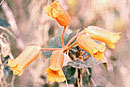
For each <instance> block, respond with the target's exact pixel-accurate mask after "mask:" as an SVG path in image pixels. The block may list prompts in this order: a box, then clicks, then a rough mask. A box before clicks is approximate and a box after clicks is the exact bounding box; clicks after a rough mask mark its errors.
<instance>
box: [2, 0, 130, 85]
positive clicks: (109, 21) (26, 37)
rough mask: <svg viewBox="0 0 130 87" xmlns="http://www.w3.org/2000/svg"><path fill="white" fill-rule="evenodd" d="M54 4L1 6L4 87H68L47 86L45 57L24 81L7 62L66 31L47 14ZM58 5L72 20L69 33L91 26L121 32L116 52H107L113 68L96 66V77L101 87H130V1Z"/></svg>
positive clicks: (30, 1) (34, 0)
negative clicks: (30, 46)
mask: <svg viewBox="0 0 130 87" xmlns="http://www.w3.org/2000/svg"><path fill="white" fill-rule="evenodd" d="M53 1H55V0H5V1H4V2H3V3H1V6H0V57H1V60H0V87H65V83H54V84H50V83H47V82H46V80H45V78H46V75H45V72H44V71H43V70H44V69H45V68H46V67H48V59H46V57H45V56H44V55H42V54H41V55H40V57H39V58H37V59H36V60H35V61H34V62H33V63H31V64H30V65H29V66H28V67H27V68H26V69H25V70H24V73H23V75H22V76H20V77H19V76H15V75H12V72H11V70H10V68H9V67H8V66H7V60H8V59H9V58H10V57H12V58H15V57H16V56H17V55H18V54H19V53H20V52H21V51H22V50H23V49H24V48H25V47H26V46H28V45H40V46H42V47H46V46H47V45H48V41H49V39H50V38H52V37H54V36H55V35H56V34H57V33H58V31H59V30H60V29H62V27H61V26H59V25H58V24H57V22H56V21H55V20H54V19H51V18H50V17H48V16H47V15H46V14H45V7H46V6H47V5H49V4H51V3H52V2H53ZM57 1H59V2H60V4H61V5H62V6H63V8H64V9H65V10H67V11H68V12H69V14H70V16H71V23H70V25H69V26H68V27H67V28H68V30H69V32H72V31H74V30H77V29H80V30H83V29H84V28H86V27H87V26H90V25H94V26H98V27H101V28H104V29H106V30H109V31H112V32H121V38H120V40H119V42H118V43H116V48H115V49H114V50H111V49H107V50H106V52H105V56H106V58H107V60H108V65H109V66H108V67H107V69H106V68H105V67H104V66H103V65H95V66H93V67H92V77H93V80H94V81H95V84H96V85H97V87H130V75H129V73H130V0H57ZM0 2H2V0H0ZM69 32H68V33H69ZM45 84H46V85H45ZM69 87H74V85H73V84H70V85H69Z"/></svg>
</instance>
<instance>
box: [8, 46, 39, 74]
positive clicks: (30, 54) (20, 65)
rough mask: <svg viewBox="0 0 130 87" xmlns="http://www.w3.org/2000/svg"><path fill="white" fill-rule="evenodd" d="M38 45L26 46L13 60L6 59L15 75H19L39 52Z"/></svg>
mask: <svg viewBox="0 0 130 87" xmlns="http://www.w3.org/2000/svg"><path fill="white" fill-rule="evenodd" d="M40 49H41V48H40V47H39V46H28V47H26V48H25V49H24V50H23V51H22V53H21V54H20V55H19V56H18V57H17V58H16V59H14V60H12V59H9V60H8V66H10V67H11V69H12V71H13V73H14V74H15V75H19V76H21V75H22V73H23V70H24V68H26V67H27V66H28V65H29V64H30V63H32V62H33V61H34V60H35V59H36V58H37V57H38V56H39V54H40Z"/></svg>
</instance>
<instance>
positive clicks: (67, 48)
mask: <svg viewBox="0 0 130 87" xmlns="http://www.w3.org/2000/svg"><path fill="white" fill-rule="evenodd" d="M76 44H77V42H74V43H73V44H72V45H70V46H68V47H66V48H65V49H64V51H67V50H69V49H70V48H72V47H73V46H74V45H76Z"/></svg>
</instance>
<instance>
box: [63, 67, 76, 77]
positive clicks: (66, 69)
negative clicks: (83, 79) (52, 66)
mask: <svg viewBox="0 0 130 87" xmlns="http://www.w3.org/2000/svg"><path fill="white" fill-rule="evenodd" d="M63 71H64V74H65V77H66V78H67V79H69V78H71V77H73V75H74V74H75V71H76V69H75V68H73V67H71V66H69V65H67V66H64V67H63Z"/></svg>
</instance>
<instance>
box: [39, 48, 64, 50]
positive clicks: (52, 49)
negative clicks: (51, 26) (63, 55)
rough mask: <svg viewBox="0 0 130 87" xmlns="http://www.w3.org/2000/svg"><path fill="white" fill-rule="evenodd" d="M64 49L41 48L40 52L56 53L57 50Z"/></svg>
mask: <svg viewBox="0 0 130 87" xmlns="http://www.w3.org/2000/svg"><path fill="white" fill-rule="evenodd" d="M60 49H62V48H41V50H40V51H56V50H60Z"/></svg>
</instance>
